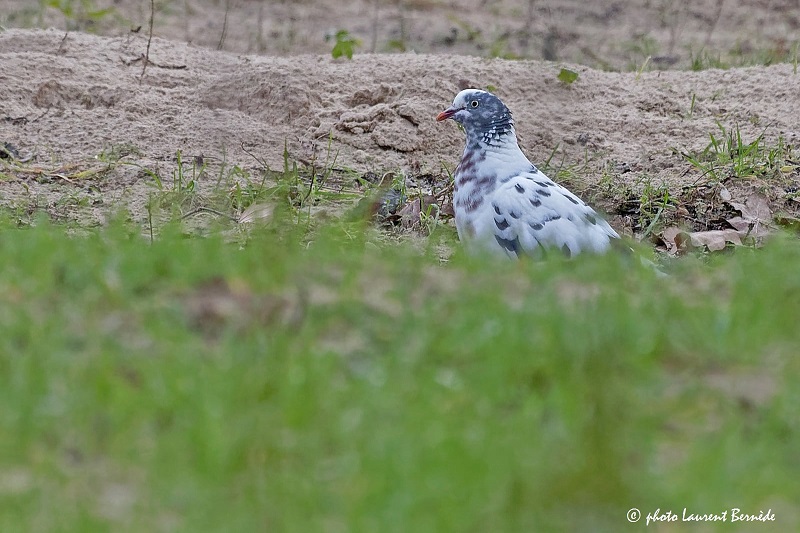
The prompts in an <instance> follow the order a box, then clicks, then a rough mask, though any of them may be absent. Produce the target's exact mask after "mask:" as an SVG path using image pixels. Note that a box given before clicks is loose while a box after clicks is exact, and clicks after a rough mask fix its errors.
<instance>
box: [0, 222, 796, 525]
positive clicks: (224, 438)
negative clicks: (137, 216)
mask: <svg viewBox="0 0 800 533" xmlns="http://www.w3.org/2000/svg"><path fill="white" fill-rule="evenodd" d="M2 225H3V227H2V234H1V235H0V272H1V273H2V274H1V275H0V284H2V288H1V289H0V300H2V303H0V328H2V334H1V335H0V353H1V354H2V356H1V357H0V390H2V395H3V401H2V402H0V424H1V426H0V431H2V435H3V438H2V450H3V453H2V455H0V495H2V498H0V506H2V510H1V511H0V531H3V532H10V531H26V532H30V531H47V532H52V531H192V532H197V531H226V532H230V531H241V532H252V531H269V532H297V533H307V532H312V531H324V532H360V531H363V532H376V531H380V532H398V533H399V532H451V531H452V532H465V531H474V532H488V531H492V532H496V531H565V530H574V531H627V530H642V529H644V527H645V526H644V518H642V520H641V521H640V522H639V523H638V525H631V524H630V523H629V522H628V520H627V519H626V512H627V511H628V509H630V508H638V509H641V510H642V513H643V514H646V513H647V512H651V511H654V510H655V509H657V508H660V509H661V510H662V511H664V510H665V509H672V510H674V511H677V512H679V513H680V510H681V509H683V508H684V507H687V508H689V510H690V511H693V512H700V513H712V512H714V513H716V512H721V511H723V510H726V509H730V508H732V507H736V508H741V509H742V510H743V511H745V512H748V513H754V514H758V512H759V511H760V510H763V511H765V512H766V510H767V509H768V508H771V509H772V512H773V513H774V514H775V522H772V523H744V524H731V523H730V522H728V523H724V524H702V525H703V526H704V527H706V528H707V529H705V530H724V531H767V530H774V531H791V530H797V528H798V525H799V524H800V511H798V508H797V502H798V501H800V484H799V483H798V482H797V480H798V478H800V454H799V453H798V450H800V433H798V430H799V429H800V428H799V426H800V418H798V412H800V362H799V360H798V357H797V353H798V347H799V346H800V328H799V327H798V322H797V321H798V316H800V270H798V265H799V264H800V246H799V245H798V243H797V242H796V240H792V239H789V238H786V239H775V240H773V241H772V242H771V243H770V244H768V246H767V247H766V248H765V249H763V250H758V251H753V250H748V249H744V248H740V249H738V250H737V251H736V253H735V254H732V255H727V256H720V257H716V258H713V259H712V260H711V261H710V262H703V261H700V260H698V259H691V258H688V259H684V260H681V261H679V262H678V264H676V265H674V268H672V269H671V270H670V276H669V277H666V278H659V277H657V276H655V275H654V274H653V272H652V271H651V270H649V269H647V268H644V267H640V266H638V264H636V262H631V261H628V260H626V259H625V258H622V257H618V256H616V255H613V254H612V255H608V256H606V257H581V258H578V259H577V260H573V261H564V260H551V261H546V262H542V263H511V262H502V263H489V262H483V261H478V260H470V259H467V258H465V257H461V256H460V255H458V254H457V255H456V257H454V258H453V259H452V260H451V261H449V262H448V263H447V264H441V263H440V261H438V260H437V259H436V257H435V253H433V252H422V253H420V252H419V251H416V250H412V249H411V247H410V246H405V245H401V246H375V245H374V244H373V243H367V242H366V241H368V240H369V236H368V234H365V233H363V232H352V231H347V232H345V231H342V230H341V228H328V229H327V230H324V231H321V232H320V234H319V235H318V236H317V238H315V239H314V240H313V242H311V243H306V244H305V245H300V244H298V241H300V240H301V239H296V238H294V237H293V236H291V235H289V236H287V234H286V233H284V234H281V233H280V232H276V231H273V230H268V229H262V230H256V231H254V232H253V234H252V235H251V236H250V238H249V240H248V241H247V242H246V243H245V244H244V245H243V246H240V245H234V244H231V243H228V242H225V241H224V240H223V239H222V238H218V237H211V238H186V237H185V236H184V235H182V234H181V231H180V230H178V229H176V228H172V229H170V228H167V229H166V230H164V232H163V233H162V234H161V235H160V236H159V237H158V238H156V239H155V240H154V241H153V242H152V243H151V242H149V239H147V238H143V237H141V235H140V230H139V228H134V227H132V226H130V225H128V224H126V223H115V224H112V225H111V226H110V227H108V228H105V229H90V230H85V231H82V232H81V235H80V236H75V235H68V234H67V230H65V229H64V228H62V227H57V226H52V225H50V224H48V223H46V222H43V223H41V224H38V225H37V226H36V227H33V228H29V229H17V228H16V227H14V226H13V225H12V224H10V223H3V224H2ZM660 525H661V526H662V529H658V530H659V531H667V530H668V531H688V530H692V531H694V530H696V529H693V528H694V527H695V524H691V523H672V524H660ZM709 528H710V529H709Z"/></svg>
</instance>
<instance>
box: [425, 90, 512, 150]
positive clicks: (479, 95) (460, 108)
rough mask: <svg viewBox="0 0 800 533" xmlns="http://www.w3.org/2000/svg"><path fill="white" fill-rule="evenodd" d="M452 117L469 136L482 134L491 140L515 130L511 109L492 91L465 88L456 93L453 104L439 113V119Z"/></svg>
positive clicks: (487, 140)
mask: <svg viewBox="0 0 800 533" xmlns="http://www.w3.org/2000/svg"><path fill="white" fill-rule="evenodd" d="M448 118H452V119H453V120H455V121H456V122H458V123H459V124H461V125H462V126H464V129H465V130H466V132H467V137H468V141H469V137H471V136H473V135H478V136H481V137H482V138H483V139H484V141H486V142H491V141H492V140H494V139H497V138H499V137H501V136H502V135H504V134H505V133H507V132H509V131H512V130H513V127H512V126H513V121H512V119H511V111H509V109H508V107H506V105H505V104H504V103H503V102H502V101H501V100H500V99H499V98H498V97H496V96H495V95H493V94H492V93H489V92H486V91H481V90H480V89H464V90H463V91H461V92H460V93H458V94H457V95H456V98H455V100H453V105H451V106H450V107H448V108H447V109H445V110H444V111H442V112H441V113H439V114H438V115H437V117H436V120H437V121H440V122H441V121H442V120H446V119H448Z"/></svg>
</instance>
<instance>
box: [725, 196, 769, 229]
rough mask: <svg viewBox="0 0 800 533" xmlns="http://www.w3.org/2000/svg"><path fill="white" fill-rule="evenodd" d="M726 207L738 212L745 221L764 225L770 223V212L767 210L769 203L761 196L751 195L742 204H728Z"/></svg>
mask: <svg viewBox="0 0 800 533" xmlns="http://www.w3.org/2000/svg"><path fill="white" fill-rule="evenodd" d="M728 205H730V206H731V207H733V208H734V209H736V210H737V211H739V212H740V213H741V214H742V218H743V219H745V220H748V221H756V220H760V221H761V222H763V223H766V224H769V223H770V222H771V221H772V210H771V209H770V208H769V201H767V199H766V197H764V195H763V194H759V193H753V194H751V195H750V196H748V197H747V199H746V200H745V201H744V203H740V202H728Z"/></svg>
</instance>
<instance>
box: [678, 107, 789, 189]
mask: <svg viewBox="0 0 800 533" xmlns="http://www.w3.org/2000/svg"><path fill="white" fill-rule="evenodd" d="M717 127H718V129H719V132H718V133H717V134H715V133H714V132H711V133H709V138H710V141H709V143H708V145H707V146H706V147H705V148H704V149H703V150H702V151H701V152H697V153H688V152H683V153H681V155H682V156H683V157H684V158H685V159H686V161H688V162H689V163H690V164H691V165H692V166H694V167H695V168H697V169H698V170H699V171H701V172H702V175H703V177H706V178H708V179H709V180H711V181H715V182H721V181H723V180H725V179H728V178H734V179H751V178H762V179H770V178H775V177H779V176H780V174H781V169H782V168H783V167H784V166H785V162H786V160H787V159H790V158H791V152H792V150H791V147H789V146H787V145H786V144H785V142H784V141H783V138H782V137H780V138H779V139H778V141H777V144H776V145H774V146H767V144H766V143H765V141H764V133H763V132H762V133H761V134H759V135H758V136H756V138H755V139H753V140H752V141H747V140H745V139H744V138H743V137H742V132H741V129H740V128H739V125H738V124H737V125H735V126H734V127H733V128H732V129H726V128H725V126H724V125H723V124H722V123H720V122H719V121H718V122H717Z"/></svg>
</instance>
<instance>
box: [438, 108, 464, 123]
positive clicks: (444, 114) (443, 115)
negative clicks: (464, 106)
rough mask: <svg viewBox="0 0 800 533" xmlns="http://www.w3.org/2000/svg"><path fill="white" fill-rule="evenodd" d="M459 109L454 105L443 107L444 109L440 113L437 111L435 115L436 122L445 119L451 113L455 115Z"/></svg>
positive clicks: (450, 115)
mask: <svg viewBox="0 0 800 533" xmlns="http://www.w3.org/2000/svg"><path fill="white" fill-rule="evenodd" d="M459 111H461V109H457V108H455V107H452V106H450V107H448V108H447V109H445V110H444V111H442V112H441V113H439V114H438V115H436V122H441V121H443V120H447V119H448V118H450V117H452V116H453V115H455V114H456V113H458V112H459Z"/></svg>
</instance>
